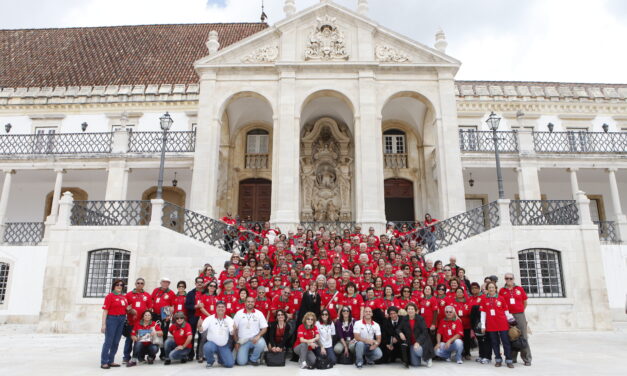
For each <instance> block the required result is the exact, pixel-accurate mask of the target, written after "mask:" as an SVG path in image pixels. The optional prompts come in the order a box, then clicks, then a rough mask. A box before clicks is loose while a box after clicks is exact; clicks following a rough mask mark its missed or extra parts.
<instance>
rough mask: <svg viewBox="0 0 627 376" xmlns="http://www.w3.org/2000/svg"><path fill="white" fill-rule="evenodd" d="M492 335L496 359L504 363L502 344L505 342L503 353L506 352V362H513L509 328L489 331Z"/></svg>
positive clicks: (491, 341)
mask: <svg viewBox="0 0 627 376" xmlns="http://www.w3.org/2000/svg"><path fill="white" fill-rule="evenodd" d="M487 334H488V335H489V336H490V343H491V344H492V351H493V352H494V360H495V361H496V362H497V363H502V362H503V358H502V357H501V349H500V344H501V343H502V344H503V353H505V363H512V362H513V360H512V347H511V345H510V343H509V335H508V333H507V330H502V331H500V332H488V333H487Z"/></svg>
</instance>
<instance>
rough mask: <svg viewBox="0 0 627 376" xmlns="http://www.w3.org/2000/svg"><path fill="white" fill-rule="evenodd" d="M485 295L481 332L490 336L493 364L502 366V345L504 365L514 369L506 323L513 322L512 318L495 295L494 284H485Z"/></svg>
mask: <svg viewBox="0 0 627 376" xmlns="http://www.w3.org/2000/svg"><path fill="white" fill-rule="evenodd" d="M486 289H487V294H486V297H485V299H484V300H483V302H482V303H481V308H480V309H481V330H482V331H483V332H487V333H488V335H489V336H490V343H491V345H492V351H493V352H494V360H495V361H496V363H495V364H494V365H495V366H496V367H500V366H501V365H502V364H503V358H502V357H501V350H500V345H501V343H502V344H503V353H504V354H505V363H506V364H507V367H508V368H514V364H513V362H512V352H511V345H510V342H509V335H508V330H509V324H508V321H514V317H513V316H512V315H511V314H510V313H509V308H508V306H507V302H506V301H505V299H504V298H503V297H502V296H499V295H498V294H497V290H496V283H494V282H488V283H487V284H486Z"/></svg>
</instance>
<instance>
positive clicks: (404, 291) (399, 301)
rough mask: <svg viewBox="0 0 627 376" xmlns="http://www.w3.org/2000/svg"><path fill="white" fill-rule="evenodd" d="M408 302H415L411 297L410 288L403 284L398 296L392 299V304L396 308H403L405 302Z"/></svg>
mask: <svg viewBox="0 0 627 376" xmlns="http://www.w3.org/2000/svg"><path fill="white" fill-rule="evenodd" d="M409 303H414V304H416V302H415V301H414V300H413V299H412V296H411V290H410V289H409V287H407V286H403V288H401V294H400V295H399V297H398V298H396V299H394V305H395V306H396V307H397V308H402V309H405V308H406V307H407V304H409Z"/></svg>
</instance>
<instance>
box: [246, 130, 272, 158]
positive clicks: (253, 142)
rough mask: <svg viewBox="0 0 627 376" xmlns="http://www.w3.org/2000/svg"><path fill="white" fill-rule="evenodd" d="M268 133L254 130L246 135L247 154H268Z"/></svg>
mask: <svg viewBox="0 0 627 376" xmlns="http://www.w3.org/2000/svg"><path fill="white" fill-rule="evenodd" d="M268 139H269V134H268V131H265V130H263V129H253V130H252V131H250V132H248V133H247V134H246V154H268Z"/></svg>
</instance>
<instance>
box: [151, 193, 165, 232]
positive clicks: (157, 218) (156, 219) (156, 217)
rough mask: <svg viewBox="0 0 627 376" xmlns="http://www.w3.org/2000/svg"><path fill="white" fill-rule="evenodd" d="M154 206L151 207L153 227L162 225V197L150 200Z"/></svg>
mask: <svg viewBox="0 0 627 376" xmlns="http://www.w3.org/2000/svg"><path fill="white" fill-rule="evenodd" d="M150 203H151V206H152V208H151V209H150V224H149V227H151V228H155V227H156V228H159V227H161V218H162V217H163V203H164V201H163V200H162V199H152V200H150Z"/></svg>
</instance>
